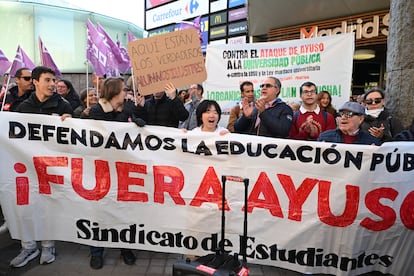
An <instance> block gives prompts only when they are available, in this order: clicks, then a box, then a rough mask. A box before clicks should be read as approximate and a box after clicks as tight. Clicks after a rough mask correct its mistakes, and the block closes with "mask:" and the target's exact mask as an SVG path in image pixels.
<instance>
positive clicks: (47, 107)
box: [16, 92, 73, 116]
mask: <svg viewBox="0 0 414 276" xmlns="http://www.w3.org/2000/svg"><path fill="white" fill-rule="evenodd" d="M16 111H17V112H22V113H37V114H49V115H55V114H56V115H59V116H61V115H63V114H71V115H72V113H73V110H72V107H71V106H70V103H69V102H68V101H67V100H65V99H64V98H62V97H61V96H60V95H59V94H57V93H53V95H52V96H51V97H50V98H49V99H47V100H46V101H44V102H40V101H39V100H38V99H37V97H36V93H34V92H33V93H32V94H31V95H30V97H29V98H27V99H26V100H24V101H23V102H22V103H21V104H20V105H19V106H18V107H17V109H16Z"/></svg>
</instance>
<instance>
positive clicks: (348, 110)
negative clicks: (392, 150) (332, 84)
mask: <svg viewBox="0 0 414 276" xmlns="http://www.w3.org/2000/svg"><path fill="white" fill-rule="evenodd" d="M364 114H365V109H364V107H363V106H362V105H361V104H359V103H357V102H346V103H344V104H343V105H342V106H341V107H340V108H339V112H338V118H337V124H338V128H337V129H331V130H327V131H324V132H322V133H321V134H320V135H319V137H318V139H317V141H321V142H332V143H344V144H360V145H377V146H379V145H381V141H380V140H379V139H378V138H376V137H374V136H372V135H369V134H368V133H365V132H363V131H362V130H361V124H362V123H363V122H364V119H365V118H364Z"/></svg>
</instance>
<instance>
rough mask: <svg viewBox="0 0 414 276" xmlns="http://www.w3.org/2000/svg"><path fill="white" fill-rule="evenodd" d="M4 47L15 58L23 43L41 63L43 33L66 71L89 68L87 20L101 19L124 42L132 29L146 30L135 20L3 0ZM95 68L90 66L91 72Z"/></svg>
mask: <svg viewBox="0 0 414 276" xmlns="http://www.w3.org/2000/svg"><path fill="white" fill-rule="evenodd" d="M0 11H1V16H0V26H1V28H2V31H1V44H0V49H1V50H2V51H3V52H4V54H5V55H6V56H7V58H8V59H9V60H11V61H12V60H13V59H14V57H15V55H16V50H17V47H18V46H19V45H20V46H21V47H22V49H23V50H24V51H25V52H26V53H27V55H28V56H29V57H30V59H31V60H32V61H33V62H34V63H35V64H36V65H39V64H40V63H41V61H40V54H39V46H38V38H39V37H41V39H42V41H43V43H44V45H45V47H46V48H47V49H48V51H49V53H50V54H51V56H52V58H53V60H54V61H55V63H56V65H57V66H58V68H59V70H60V71H61V72H62V73H64V74H65V73H66V74H71V73H80V74H82V73H85V72H86V63H85V61H86V39H87V37H86V22H87V20H88V19H90V20H91V21H92V22H93V23H94V24H96V23H97V22H99V24H101V25H102V26H103V27H104V29H105V30H106V32H107V33H108V34H109V35H110V36H111V38H112V39H113V40H114V41H116V36H117V35H118V37H119V40H120V41H121V44H122V45H126V44H127V42H128V37H127V33H128V31H131V32H132V33H133V34H134V36H135V37H136V38H138V39H139V38H143V37H144V33H145V31H144V30H143V29H141V28H139V27H137V26H135V25H134V24H132V23H129V22H126V21H122V20H118V19H114V18H111V17H107V16H104V15H100V14H96V13H93V12H89V11H83V10H74V9H68V8H61V7H55V6H49V5H41V4H33V3H24V2H14V1H1V0H0ZM91 69H92V68H89V72H91Z"/></svg>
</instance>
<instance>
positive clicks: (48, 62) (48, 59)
mask: <svg viewBox="0 0 414 276" xmlns="http://www.w3.org/2000/svg"><path fill="white" fill-rule="evenodd" d="M39 50H40V59H41V60H42V65H43V66H47V67H49V68H52V69H53V70H54V71H55V73H56V76H58V77H62V73H61V72H60V71H59V69H58V67H57V66H56V63H55V62H54V61H53V59H52V56H51V55H50V53H49V51H48V50H47V49H46V47H45V45H44V44H43V41H42V39H41V38H40V36H39Z"/></svg>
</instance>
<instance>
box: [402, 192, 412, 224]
mask: <svg viewBox="0 0 414 276" xmlns="http://www.w3.org/2000/svg"><path fill="white" fill-rule="evenodd" d="M400 217H401V222H402V223H403V224H404V225H405V227H407V228H408V229H411V230H414V191H412V192H410V193H409V194H408V195H407V196H406V197H405V198H404V201H403V202H402V203H401V209H400Z"/></svg>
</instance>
